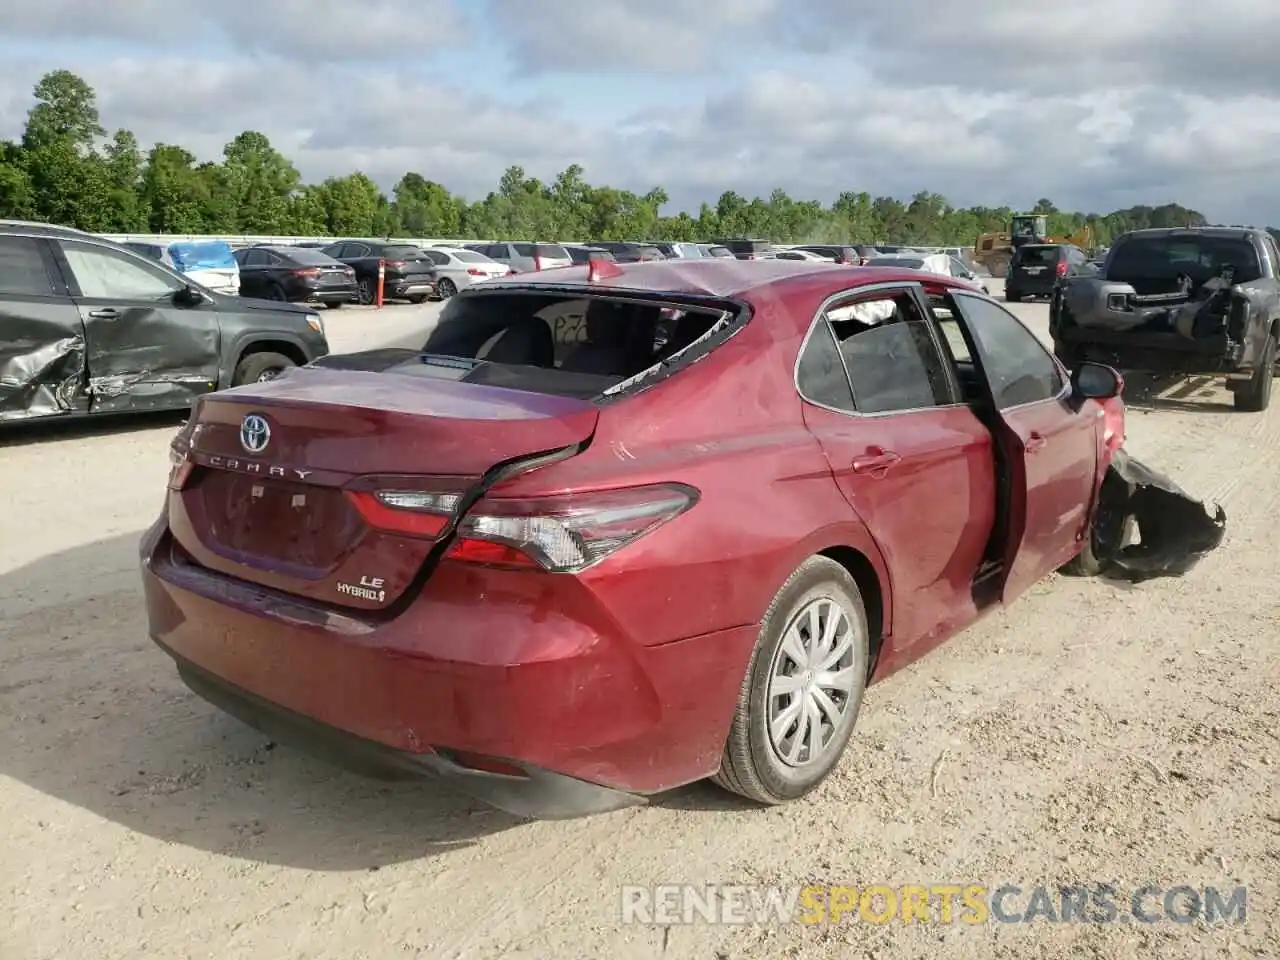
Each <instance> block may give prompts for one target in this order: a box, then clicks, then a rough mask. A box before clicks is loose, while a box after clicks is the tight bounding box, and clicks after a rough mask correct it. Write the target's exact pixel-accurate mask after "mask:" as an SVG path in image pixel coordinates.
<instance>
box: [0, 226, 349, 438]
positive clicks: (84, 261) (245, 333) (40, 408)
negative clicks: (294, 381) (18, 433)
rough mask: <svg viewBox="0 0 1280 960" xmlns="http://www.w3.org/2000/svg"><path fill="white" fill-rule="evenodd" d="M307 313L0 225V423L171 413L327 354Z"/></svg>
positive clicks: (68, 240) (88, 241)
mask: <svg viewBox="0 0 1280 960" xmlns="http://www.w3.org/2000/svg"><path fill="white" fill-rule="evenodd" d="M328 351H329V346H328V342H327V341H326V340H325V334H324V324H323V323H322V322H321V320H320V317H319V316H318V315H317V314H316V313H315V312H313V311H311V310H308V309H305V308H302V307H295V306H291V305H289V304H285V303H279V304H272V303H264V302H261V301H255V300H248V299H244V298H242V297H235V296H228V295H225V294H220V293H216V292H214V291H213V290H210V289H208V288H206V287H204V286H202V285H199V284H196V283H194V282H192V280H191V279H190V278H188V277H186V276H184V275H183V274H181V273H179V272H178V271H177V270H174V269H173V268H172V267H169V266H166V265H165V264H163V263H158V262H156V261H155V260H153V259H152V258H150V257H145V256H142V255H139V254H138V253H136V252H134V251H133V250H131V249H129V248H127V247H125V246H123V245H121V244H118V243H113V242H111V241H110V240H104V239H102V238H100V237H95V236H93V235H91V234H88V233H82V232H81V231H79V230H71V229H67V228H64V227H54V226H50V225H49V224H44V223H23V222H18V221H4V222H3V223H0V422H6V423H8V422H12V421H19V420H32V419H36V418H41V417H60V416H61V417H66V416H72V417H74V416H83V415H90V414H99V413H108V414H109V413H125V412H137V411H144V410H170V409H175V410H176V409H182V408H184V407H187V406H190V404H191V403H192V401H193V400H194V399H195V398H196V397H199V396H202V395H204V394H207V393H209V392H210V391H213V390H218V389H221V388H223V387H229V386H236V385H239V384H243V383H248V382H251V381H255V380H259V379H262V378H264V377H269V376H274V375H276V374H278V373H280V372H281V371H283V370H285V369H286V368H288V367H292V366H296V365H299V364H304V363H309V362H310V361H312V360H314V359H316V358H317V357H320V356H323V355H324V354H326V353H328Z"/></svg>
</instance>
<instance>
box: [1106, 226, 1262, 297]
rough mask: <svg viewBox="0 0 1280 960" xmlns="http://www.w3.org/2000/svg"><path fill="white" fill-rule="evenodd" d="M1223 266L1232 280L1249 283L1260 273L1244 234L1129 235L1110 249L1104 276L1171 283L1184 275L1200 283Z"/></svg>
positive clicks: (1212, 275) (1255, 254) (1251, 247)
mask: <svg viewBox="0 0 1280 960" xmlns="http://www.w3.org/2000/svg"><path fill="white" fill-rule="evenodd" d="M1227 266H1233V267H1235V277H1234V282H1236V283H1249V282H1251V281H1253V280H1257V279H1259V278H1260V277H1261V276H1262V265H1261V263H1260V262H1259V260H1258V251H1257V250H1256V249H1255V248H1254V245H1253V243H1252V242H1251V241H1250V240H1248V239H1247V238H1245V237H1230V236H1227V237H1223V236H1207V235H1195V234H1192V235H1189V236H1188V235H1185V234H1184V235H1175V236H1164V237H1131V238H1129V239H1126V240H1122V241H1121V242H1120V243H1119V244H1118V245H1117V246H1115V247H1114V248H1112V251H1111V260H1110V262H1109V263H1108V264H1107V278H1108V279H1110V280H1125V281H1133V280H1147V281H1156V282H1167V283H1168V284H1169V285H1170V286H1172V285H1174V284H1175V283H1176V281H1177V278H1178V277H1179V276H1181V275H1183V274H1186V275H1189V276H1190V277H1191V279H1192V280H1193V281H1194V282H1195V283H1197V284H1200V283H1204V282H1205V281H1206V280H1209V279H1210V278H1212V277H1215V276H1217V275H1218V274H1220V273H1222V270H1223V268H1224V267H1227Z"/></svg>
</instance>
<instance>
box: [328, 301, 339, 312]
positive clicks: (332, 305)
mask: <svg viewBox="0 0 1280 960" xmlns="http://www.w3.org/2000/svg"><path fill="white" fill-rule="evenodd" d="M340 306H342V301H341V300H339V301H337V302H336V303H326V304H325V307H327V308H328V309H330V310H337V309H338V308H339V307H340Z"/></svg>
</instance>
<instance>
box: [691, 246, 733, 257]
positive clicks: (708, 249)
mask: <svg viewBox="0 0 1280 960" xmlns="http://www.w3.org/2000/svg"><path fill="white" fill-rule="evenodd" d="M698 249H699V250H701V251H702V255H703V256H704V257H715V258H716V259H718V260H730V259H733V251H732V250H730V249H729V248H728V247H722V246H720V244H718V243H700V244H698Z"/></svg>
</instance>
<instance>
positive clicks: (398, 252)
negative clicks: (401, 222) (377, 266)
mask: <svg viewBox="0 0 1280 960" xmlns="http://www.w3.org/2000/svg"><path fill="white" fill-rule="evenodd" d="M382 255H383V256H384V257H390V258H391V259H393V260H411V259H413V258H415V257H416V258H417V259H419V260H421V259H422V257H423V253H422V250H421V249H419V248H418V247H415V246H411V245H409V244H407V243H406V244H395V243H393V244H389V245H388V246H385V247H383V248H382Z"/></svg>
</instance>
